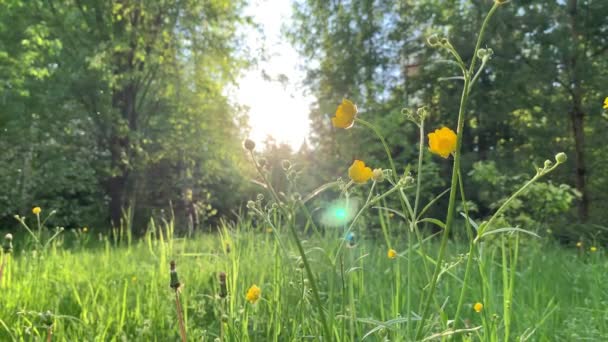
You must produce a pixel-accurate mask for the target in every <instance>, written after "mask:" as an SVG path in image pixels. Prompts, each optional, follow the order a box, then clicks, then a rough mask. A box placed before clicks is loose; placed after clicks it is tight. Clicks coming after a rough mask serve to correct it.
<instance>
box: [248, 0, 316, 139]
mask: <svg viewBox="0 0 608 342" xmlns="http://www.w3.org/2000/svg"><path fill="white" fill-rule="evenodd" d="M291 7H292V1H290V0H254V1H252V2H251V4H250V5H249V7H248V8H247V10H246V14H248V15H251V16H253V18H254V20H255V22H257V23H258V24H259V25H260V26H261V29H262V30H263V31H264V34H265V36H266V39H265V42H262V41H261V40H260V35H259V34H257V33H256V32H254V31H251V32H249V33H248V34H247V38H246V40H247V43H248V44H249V45H250V46H254V47H260V46H262V44H264V46H265V48H266V52H267V54H268V57H269V58H268V60H266V61H262V62H260V63H258V65H257V66H255V67H253V68H252V69H250V70H248V71H247V72H246V73H245V74H244V75H243V76H242V77H241V79H240V80H239V81H238V84H239V87H238V89H237V90H236V101H237V102H238V103H239V104H241V105H245V106H248V107H249V125H250V126H251V132H250V136H249V138H250V139H252V140H253V141H255V142H256V143H258V144H261V143H262V141H264V140H265V138H266V137H267V136H268V135H270V136H272V137H273V138H274V139H275V140H276V141H277V142H284V143H287V144H289V145H290V146H292V148H293V149H295V150H297V149H299V147H300V146H301V145H302V143H303V142H304V141H305V139H306V138H307V137H308V134H309V132H310V124H309V120H308V113H309V108H310V104H311V103H312V101H313V100H312V97H311V96H310V95H304V94H303V93H304V92H303V89H302V87H301V84H302V80H303V78H304V71H302V70H301V69H300V68H299V64H298V61H299V59H300V57H299V55H298V53H297V51H296V50H295V49H294V48H293V47H292V46H291V44H290V43H289V42H288V41H287V40H286V39H285V38H283V37H282V36H281V28H282V25H283V24H284V23H286V22H289V18H290V17H291V12H292V11H291ZM263 72H265V73H266V74H268V75H269V76H270V77H271V78H272V79H276V78H277V76H279V75H280V74H284V75H285V76H287V79H288V82H286V83H281V82H278V81H269V80H265V79H264V78H263V77H262V73H263Z"/></svg>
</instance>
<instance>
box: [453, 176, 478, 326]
mask: <svg viewBox="0 0 608 342" xmlns="http://www.w3.org/2000/svg"><path fill="white" fill-rule="evenodd" d="M458 183H459V184H460V197H461V198H462V203H463V206H464V213H465V215H466V218H465V226H466V229H467V235H468V237H469V254H468V255H467V265H466V267H465V271H464V279H463V284H462V290H460V298H459V299H458V305H457V306H456V314H455V315H454V325H453V327H452V330H454V331H456V329H458V322H459V319H460V312H461V310H462V305H463V304H464V298H465V296H466V291H467V289H468V283H469V277H470V276H471V269H472V268H473V255H474V252H475V243H473V232H472V231H471V224H470V223H469V210H468V207H467V200H466V198H465V195H464V184H463V182H462V172H458Z"/></svg>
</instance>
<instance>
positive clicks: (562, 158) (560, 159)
mask: <svg viewBox="0 0 608 342" xmlns="http://www.w3.org/2000/svg"><path fill="white" fill-rule="evenodd" d="M566 160H568V156H566V154H565V153H564V152H560V153H558V154H556V155H555V161H556V162H557V163H558V164H562V163H565V162H566Z"/></svg>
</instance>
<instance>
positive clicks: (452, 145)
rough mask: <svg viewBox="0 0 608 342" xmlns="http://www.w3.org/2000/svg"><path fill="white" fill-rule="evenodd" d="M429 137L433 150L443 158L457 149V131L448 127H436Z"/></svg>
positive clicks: (430, 147) (430, 146)
mask: <svg viewBox="0 0 608 342" xmlns="http://www.w3.org/2000/svg"><path fill="white" fill-rule="evenodd" d="M428 137H429V149H430V150H431V152H433V153H435V154H438V155H440V156H441V157H443V158H447V157H449V156H450V154H451V153H452V152H454V151H455V150H456V133H454V131H452V130H451V129H449V128H447V127H442V128H440V129H436V130H435V132H433V133H429V134H428Z"/></svg>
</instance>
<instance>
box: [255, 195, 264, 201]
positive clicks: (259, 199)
mask: <svg viewBox="0 0 608 342" xmlns="http://www.w3.org/2000/svg"><path fill="white" fill-rule="evenodd" d="M255 199H256V200H257V201H258V202H262V201H263V200H264V195H263V194H258V195H257V196H256V198H255Z"/></svg>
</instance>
